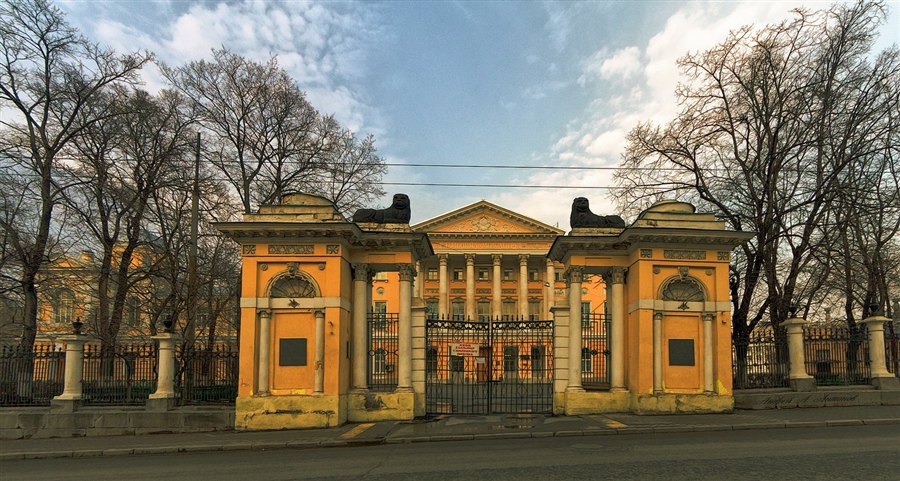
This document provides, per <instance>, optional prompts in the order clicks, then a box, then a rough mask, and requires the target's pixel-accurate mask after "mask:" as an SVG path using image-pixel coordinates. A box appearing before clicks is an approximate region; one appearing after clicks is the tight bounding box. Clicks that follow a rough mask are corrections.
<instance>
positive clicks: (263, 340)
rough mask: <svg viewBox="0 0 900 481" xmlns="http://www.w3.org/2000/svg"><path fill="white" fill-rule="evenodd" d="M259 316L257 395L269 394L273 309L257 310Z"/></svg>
mask: <svg viewBox="0 0 900 481" xmlns="http://www.w3.org/2000/svg"><path fill="white" fill-rule="evenodd" d="M257 315H258V316H259V346H257V348H256V349H257V353H258V354H257V359H258V361H257V362H258V364H257V366H256V369H257V386H256V395H257V396H268V395H269V367H270V366H269V364H270V360H269V359H270V358H269V354H270V353H269V351H270V349H271V347H272V339H271V334H270V332H271V328H272V311H270V310H269V309H260V310H259V311H257Z"/></svg>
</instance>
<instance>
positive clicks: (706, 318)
mask: <svg viewBox="0 0 900 481" xmlns="http://www.w3.org/2000/svg"><path fill="white" fill-rule="evenodd" d="M715 320H716V313H715V312H704V313H703V322H713V321H715Z"/></svg>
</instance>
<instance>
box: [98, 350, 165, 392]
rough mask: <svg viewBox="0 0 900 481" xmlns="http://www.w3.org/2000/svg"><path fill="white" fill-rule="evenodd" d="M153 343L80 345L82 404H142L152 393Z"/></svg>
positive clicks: (153, 379)
mask: <svg viewBox="0 0 900 481" xmlns="http://www.w3.org/2000/svg"><path fill="white" fill-rule="evenodd" d="M156 351H157V349H156V344H117V345H115V346H106V347H104V346H101V345H98V344H87V345H85V346H84V378H83V381H82V389H83V392H82V396H83V397H84V399H83V402H84V404H85V405H116V406H129V405H144V404H145V403H146V402H147V398H148V397H149V396H150V393H152V392H153V391H155V390H156V375H157V363H158V356H157V353H156Z"/></svg>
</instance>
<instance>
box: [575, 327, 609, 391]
mask: <svg viewBox="0 0 900 481" xmlns="http://www.w3.org/2000/svg"><path fill="white" fill-rule="evenodd" d="M608 335H609V317H608V316H606V315H605V314H603V313H590V314H584V315H583V317H582V320H581V384H582V385H583V386H584V388H585V389H604V388H609V342H608V337H607V336H608Z"/></svg>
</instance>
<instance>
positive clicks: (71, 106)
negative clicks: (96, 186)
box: [0, 0, 149, 346]
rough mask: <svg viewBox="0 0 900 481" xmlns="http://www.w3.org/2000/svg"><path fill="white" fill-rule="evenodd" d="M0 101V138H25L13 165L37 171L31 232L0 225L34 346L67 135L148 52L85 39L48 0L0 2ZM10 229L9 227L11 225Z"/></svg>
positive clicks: (27, 340)
mask: <svg viewBox="0 0 900 481" xmlns="http://www.w3.org/2000/svg"><path fill="white" fill-rule="evenodd" d="M0 49H2V50H0V105H2V106H3V107H7V108H12V109H13V110H14V111H15V112H16V115H15V116H14V117H12V118H9V119H7V118H4V119H3V120H0V126H2V130H3V135H2V137H0V139H2V140H0V141H2V142H4V143H6V142H7V141H10V140H11V139H14V140H15V141H22V142H24V144H22V147H23V148H24V149H23V150H24V152H26V155H25V156H23V157H20V158H16V161H17V163H18V164H17V165H19V166H20V167H22V168H23V170H24V171H25V172H27V173H28V175H31V176H33V177H34V180H35V185H36V189H35V191H36V192H38V193H39V195H38V199H39V202H38V205H37V208H36V211H35V212H34V218H35V219H36V222H35V223H34V229H35V230H34V232H31V233H28V235H23V233H22V232H18V231H16V229H17V228H16V226H13V225H9V224H6V223H3V224H2V225H0V228H2V229H3V230H4V231H5V232H6V234H7V235H8V237H7V239H8V240H9V241H10V242H11V244H12V247H13V250H14V251H15V252H16V256H17V257H18V258H19V262H20V263H21V269H22V272H21V276H20V278H19V284H20V289H21V290H22V293H23V294H22V298H23V323H24V327H23V335H22V343H23V344H24V345H27V346H31V345H33V343H34V339H35V336H36V331H37V291H36V287H35V279H36V277H37V275H38V272H39V271H40V269H41V267H42V266H43V265H44V264H45V261H46V251H47V246H48V240H49V238H50V230H51V223H52V218H53V210H54V207H55V206H56V205H57V203H58V201H59V191H60V189H59V187H60V186H59V185H58V184H57V183H56V182H55V179H54V172H55V169H56V168H57V167H58V164H59V162H60V159H59V154H60V152H62V151H63V149H64V148H65V147H66V145H67V144H68V143H69V142H70V141H71V139H72V137H73V136H75V135H78V134H79V133H80V132H81V130H82V129H84V128H85V127H87V126H89V125H90V124H92V123H93V122H95V121H97V120H98V119H97V118H95V117H87V116H85V115H83V114H84V112H83V110H84V108H85V105H86V103H87V102H89V101H90V100H91V99H92V97H94V96H95V95H97V93H98V92H99V91H101V90H102V89H104V88H106V87H107V86H109V85H112V84H116V83H128V82H133V81H135V79H136V75H137V72H138V70H139V69H140V68H141V67H142V66H143V65H144V64H145V63H146V62H147V61H148V60H149V55H146V54H128V55H123V56H118V55H116V54H115V53H114V52H112V51H109V50H104V49H101V48H100V47H98V46H97V45H95V44H93V43H91V42H89V41H87V40H86V39H84V38H83V37H82V36H81V35H79V33H78V32H77V31H76V30H75V29H74V28H72V27H70V26H69V25H68V24H67V23H66V21H65V18H64V17H63V14H62V12H61V11H60V10H59V9H58V8H56V7H55V6H53V5H51V4H49V3H48V2H47V1H45V0H2V2H0ZM14 231H16V232H15V234H13V232H14Z"/></svg>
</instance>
